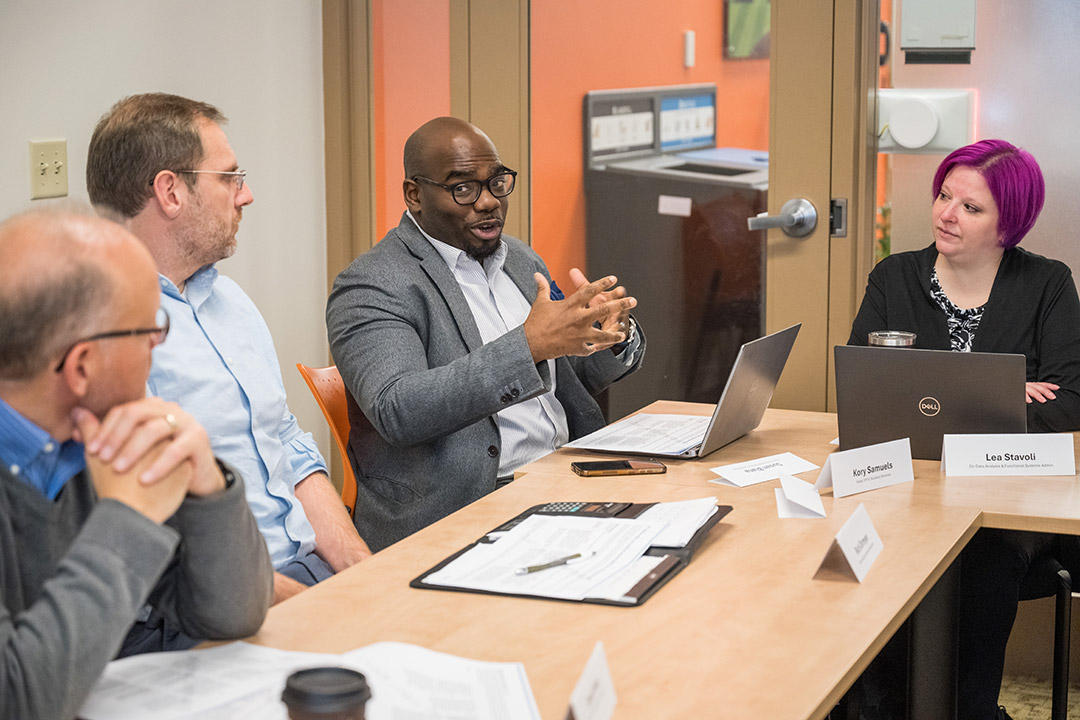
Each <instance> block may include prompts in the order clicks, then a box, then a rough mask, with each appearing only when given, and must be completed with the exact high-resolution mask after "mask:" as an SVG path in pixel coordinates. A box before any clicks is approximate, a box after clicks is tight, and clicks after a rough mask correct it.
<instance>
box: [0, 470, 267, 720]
mask: <svg viewBox="0 0 1080 720" xmlns="http://www.w3.org/2000/svg"><path fill="white" fill-rule="evenodd" d="M6 468H7V465H6V464H5V463H2V462H0V718H19V719H20V720H33V719H34V718H42V719H45V718H48V719H50V720H60V719H65V718H72V717H74V716H75V714H76V713H77V712H78V710H79V707H80V706H81V705H82V703H83V702H84V701H85V699H86V696H87V695H88V693H89V692H90V689H91V688H92V687H93V685H94V682H95V681H96V680H97V678H98V677H99V676H100V675H101V672H102V671H103V669H104V668H105V665H106V664H107V663H108V662H109V661H110V660H112V659H113V658H114V657H116V656H117V654H118V653H120V654H126V651H122V647H125V648H130V647H138V648H140V649H146V648H152V647H154V644H155V642H156V640H155V638H154V633H155V632H156V633H160V632H161V631H160V629H156V630H155V629H153V628H151V627H148V626H147V625H145V624H143V623H141V622H136V619H137V616H138V614H139V611H140V609H141V608H142V607H143V605H144V604H146V603H148V602H149V603H150V604H151V605H152V606H153V610H154V614H160V616H161V617H163V618H165V620H166V621H167V623H168V624H172V625H174V626H175V627H176V628H178V629H179V630H180V631H182V632H183V633H184V634H186V635H189V636H191V637H193V638H202V639H225V638H235V637H243V636H246V635H251V634H253V633H254V632H256V631H257V630H258V629H259V626H260V625H261V624H262V620H263V618H264V617H265V615H266V611H267V609H268V607H269V605H270V599H271V595H272V577H273V574H272V572H273V571H272V568H271V566H270V559H269V557H268V555H267V552H266V545H265V543H264V542H263V540H262V537H261V536H260V535H259V530H258V527H257V526H256V524H255V520H254V518H253V517H252V516H251V512H250V510H248V507H247V503H246V501H245V498H244V489H243V485H242V483H241V482H239V480H238V481H237V482H235V483H234V484H233V485H232V487H230V488H228V489H226V490H225V491H224V492H222V493H219V494H216V495H214V496H210V497H205V498H195V497H189V498H187V499H186V500H184V502H183V504H182V505H181V506H180V509H179V510H177V512H176V514H175V515H174V516H173V517H172V518H170V519H169V520H168V522H167V523H166V524H165V525H159V524H157V523H155V522H153V521H151V520H149V519H147V518H146V517H145V516H143V515H142V514H140V513H138V512H136V511H135V510H132V509H131V508H129V507H128V506H126V505H124V504H122V503H119V502H116V501H113V500H103V501H101V502H97V500H96V497H95V494H94V490H93V486H92V484H91V481H90V478H89V476H88V475H87V474H86V473H80V474H79V475H78V476H76V477H75V478H73V479H72V480H71V481H70V482H69V483H68V484H67V486H65V488H64V490H63V491H62V492H61V494H60V496H59V497H58V498H57V500H56V501H55V502H50V501H49V500H48V499H46V498H45V497H44V496H43V495H41V493H39V492H38V491H37V490H36V489H35V488H32V487H30V486H29V485H26V484H25V483H23V482H21V481H20V480H17V479H16V478H14V477H12V476H11V475H10V474H9V473H8V472H7V469H6Z"/></svg>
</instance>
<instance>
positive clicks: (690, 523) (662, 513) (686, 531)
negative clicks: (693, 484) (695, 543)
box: [637, 497, 716, 547]
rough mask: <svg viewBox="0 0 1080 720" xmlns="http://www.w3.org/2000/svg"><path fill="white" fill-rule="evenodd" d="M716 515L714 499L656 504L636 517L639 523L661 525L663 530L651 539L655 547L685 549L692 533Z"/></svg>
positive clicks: (705, 498) (706, 498)
mask: <svg viewBox="0 0 1080 720" xmlns="http://www.w3.org/2000/svg"><path fill="white" fill-rule="evenodd" d="M715 513H716V498H715V497H704V498H698V499H697V500H684V501H682V502H668V503H657V504H656V505H653V506H652V507H651V508H649V509H648V510H646V511H645V512H643V513H641V514H640V515H638V516H637V520H638V521H639V522H652V523H661V524H663V526H664V529H663V530H662V531H661V532H660V533H659V534H657V536H656V537H655V538H653V545H654V546H656V547H686V543H688V542H690V539H691V538H692V537H694V533H696V532H697V531H698V529H699V528H701V526H702V525H704V524H705V521H706V520H708V519H709V518H711V517H712V516H713V515H714V514H715Z"/></svg>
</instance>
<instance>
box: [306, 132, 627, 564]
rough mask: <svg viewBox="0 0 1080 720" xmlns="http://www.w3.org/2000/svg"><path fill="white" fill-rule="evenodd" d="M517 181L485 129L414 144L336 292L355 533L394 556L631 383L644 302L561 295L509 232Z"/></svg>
mask: <svg viewBox="0 0 1080 720" xmlns="http://www.w3.org/2000/svg"><path fill="white" fill-rule="evenodd" d="M515 174H516V173H515V172H514V171H513V170H510V169H509V168H507V167H506V166H505V165H503V163H502V162H501V160H500V159H499V153H498V150H496V149H495V145H494V144H493V143H492V142H491V140H490V139H489V138H488V137H487V135H485V134H484V133H483V132H482V131H480V130H479V129H478V128H476V127H474V126H473V125H471V124H469V123H467V122H465V121H463V120H458V119H456V118H448V117H443V118H436V119H434V120H432V121H430V122H428V123H426V124H425V125H423V126H422V127H421V128H420V129H418V130H417V131H416V132H414V133H413V134H412V135H411V136H410V137H409V139H408V141H407V142H406V143H405V178H406V179H405V182H404V183H403V186H402V189H403V191H404V195H405V205H406V206H407V208H408V209H407V210H406V212H405V214H404V215H403V216H402V219H401V222H400V224H399V225H398V226H397V227H396V228H395V229H393V230H391V231H390V232H389V233H388V234H387V235H386V237H385V238H383V239H382V241H381V242H380V243H379V244H378V245H376V246H375V248H373V249H372V250H371V251H370V252H368V253H366V254H364V255H361V256H360V257H358V258H357V259H356V260H355V261H353V263H352V264H351V265H350V266H349V267H348V268H346V269H345V270H344V271H343V272H342V273H341V274H340V275H339V276H338V278H337V280H336V281H335V283H334V287H333V290H332V291H331V293H330V299H329V302H328V304H327V308H326V323H327V328H328V331H329V337H330V347H331V351H332V352H333V355H334V360H335V361H336V362H337V365H338V369H339V370H340V372H341V376H342V378H343V379H344V381H345V385H346V387H347V388H348V389H349V392H350V393H351V395H352V398H355V403H354V402H351V401H350V408H349V419H350V421H351V423H352V432H351V435H350V438H349V460H350V462H351V463H352V466H353V470H354V472H355V474H356V479H357V504H356V516H355V517H356V527H357V529H358V530H359V531H360V533H361V534H362V535H363V536H364V537H365V538H366V539H367V540H368V542H369V543H371V547H372V548H373V549H379V548H383V547H386V546H387V545H389V544H391V543H393V542H396V541H397V540H399V539H401V538H403V537H405V536H406V535H409V534H411V533H413V532H416V531H417V530H419V529H421V528H423V527H424V526H426V525H429V524H430V523H432V522H435V521H436V520H438V519H439V518H442V517H444V516H446V515H448V514H450V513H451V512H453V511H455V510H457V509H458V508H460V507H463V506H464V505H466V504H468V503H470V502H472V501H473V500H476V499H477V498H479V497H481V496H483V495H485V494H487V493H489V492H491V491H492V490H494V489H495V488H496V487H499V486H501V485H503V484H505V483H507V482H509V481H510V480H511V479H512V478H513V473H514V470H515V469H517V468H519V467H521V466H522V465H524V464H526V463H529V462H531V461H533V460H535V459H537V458H539V457H542V456H543V455H546V454H547V453H549V452H551V451H552V450H554V449H555V448H558V447H559V446H560V445H562V444H563V443H565V442H566V441H567V440H570V439H573V438H576V437H580V436H582V435H585V434H587V433H589V432H592V431H594V430H596V429H598V428H600V427H602V426H603V424H604V418H603V415H602V414H601V412H600V408H599V406H598V405H597V403H596V401H595V400H594V399H593V397H592V396H593V395H595V394H596V393H598V392H600V391H601V390H603V389H604V388H606V387H607V386H608V385H610V384H611V383H612V382H614V381H616V380H618V379H619V378H621V377H624V376H626V375H628V374H629V373H631V372H633V371H634V370H635V369H636V368H637V367H638V365H639V364H640V363H641V359H642V356H643V355H644V351H645V337H644V335H643V333H642V332H641V329H640V327H637V325H636V323H635V321H634V320H633V318H631V317H630V314H629V313H630V309H631V308H633V307H634V306H635V305H636V304H637V303H636V300H634V298H632V297H629V296H627V294H626V290H625V289H624V288H622V287H616V286H615V284H616V278H614V277H613V276H608V277H605V278H602V279H600V280H597V281H595V282H589V281H588V280H587V279H586V278H585V276H584V275H583V274H582V273H581V272H580V271H578V270H576V269H575V270H572V271H571V273H570V277H571V280H572V281H573V282H574V284H575V285H577V290H576V291H575V292H574V293H573V294H572V295H570V296H569V297H566V298H565V299H564V298H563V296H562V293H561V292H559V290H558V287H557V286H556V285H555V284H554V283H552V282H551V278H550V275H549V273H548V270H547V267H546V266H545V265H544V262H543V260H541V259H540V257H539V256H538V255H537V254H536V253H535V252H533V251H532V250H531V249H530V248H529V247H528V246H527V245H525V244H524V243H522V242H521V241H520V240H517V239H516V238H513V237H510V236H509V235H504V234H503V232H502V229H503V221H504V220H505V218H506V211H507V207H508V205H509V202H508V196H509V195H510V193H511V192H512V191H513V189H514V177H515Z"/></svg>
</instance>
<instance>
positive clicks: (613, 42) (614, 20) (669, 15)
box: [511, 0, 769, 287]
mask: <svg viewBox="0 0 1080 720" xmlns="http://www.w3.org/2000/svg"><path fill="white" fill-rule="evenodd" d="M531 13H532V16H531V19H530V31H531V38H530V44H531V46H530V52H531V55H532V58H531V77H530V82H531V93H532V98H531V106H532V111H531V114H532V123H531V124H532V127H531V132H532V181H533V182H532V188H533V189H532V197H533V211H532V212H533V221H532V245H533V247H534V248H535V249H536V251H537V252H539V253H540V255H541V256H543V258H544V259H545V261H546V262H547V264H548V267H549V268H550V269H551V272H552V274H553V276H554V277H555V278H556V280H557V281H558V282H560V283H564V285H563V286H564V287H566V286H567V285H569V281H568V280H567V279H566V277H567V272H568V271H569V269H570V268H571V267H584V263H585V188H584V173H583V169H582V163H583V158H582V153H583V146H582V126H581V123H582V118H581V108H582V99H583V98H584V95H585V93H586V92H588V91H590V90H607V89H613V88H629V87H645V86H652V85H676V84H681V83H696V82H714V83H716V84H717V87H718V97H719V102H718V105H719V106H720V109H719V112H718V113H717V114H718V118H717V144H718V145H719V146H721V147H745V148H754V149H766V148H768V144H769V62H768V60H725V59H724V58H723V37H724V35H723V3H722V2H721V0H679V1H678V2H656V0H541V1H540V2H533V3H531ZM686 30H693V31H694V32H695V34H696V40H697V43H696V44H697V62H696V65H695V66H694V67H693V68H684V67H683V32H684V31H686ZM512 210H513V208H512V207H511V211H512Z"/></svg>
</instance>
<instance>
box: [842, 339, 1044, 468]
mask: <svg viewBox="0 0 1080 720" xmlns="http://www.w3.org/2000/svg"><path fill="white" fill-rule="evenodd" d="M834 353H835V358H836V415H837V422H838V424H839V427H840V449H841V450H850V449H851V448H857V447H862V446H864V445H873V444H874V443H880V442H887V441H889V440H898V439H900V438H910V440H911V457H913V458H917V459H921V460H940V459H941V442H942V437H943V436H944V435H945V434H950V435H952V434H959V433H1022V432H1027V400H1026V397H1025V391H1024V382H1025V379H1026V377H1025V365H1026V361H1025V359H1024V356H1023V355H1012V354H1004V353H975V352H949V351H947V350H915V349H912V348H889V347H851V346H846V345H838V346H836V347H835V348H834Z"/></svg>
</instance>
